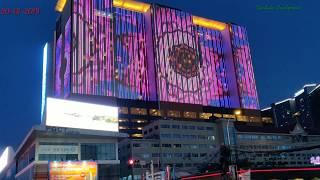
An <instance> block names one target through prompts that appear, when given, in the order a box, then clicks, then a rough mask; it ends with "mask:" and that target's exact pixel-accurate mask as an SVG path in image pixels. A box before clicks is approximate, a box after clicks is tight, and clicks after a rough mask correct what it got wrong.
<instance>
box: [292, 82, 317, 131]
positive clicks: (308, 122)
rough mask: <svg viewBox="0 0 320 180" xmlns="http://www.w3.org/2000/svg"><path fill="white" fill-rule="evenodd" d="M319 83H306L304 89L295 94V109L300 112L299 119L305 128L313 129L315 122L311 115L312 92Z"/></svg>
mask: <svg viewBox="0 0 320 180" xmlns="http://www.w3.org/2000/svg"><path fill="white" fill-rule="evenodd" d="M316 86H317V84H307V85H304V86H303V88H302V89H300V90H299V91H298V92H296V93H295V94H294V99H295V110H296V112H298V117H297V118H298V119H299V122H300V124H301V125H302V127H303V128H304V129H313V128H314V124H315V122H314V121H313V119H312V116H311V104H310V98H309V96H310V92H311V91H312V90H313V89H314V88H315V87H316Z"/></svg>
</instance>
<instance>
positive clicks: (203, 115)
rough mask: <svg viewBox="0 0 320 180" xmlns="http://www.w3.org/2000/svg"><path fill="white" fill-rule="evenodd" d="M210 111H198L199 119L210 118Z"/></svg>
mask: <svg viewBox="0 0 320 180" xmlns="http://www.w3.org/2000/svg"><path fill="white" fill-rule="evenodd" d="M211 116H212V113H199V117H200V119H210V117H211Z"/></svg>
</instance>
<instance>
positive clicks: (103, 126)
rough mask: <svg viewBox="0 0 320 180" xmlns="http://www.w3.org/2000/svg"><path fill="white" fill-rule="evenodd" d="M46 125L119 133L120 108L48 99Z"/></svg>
mask: <svg viewBox="0 0 320 180" xmlns="http://www.w3.org/2000/svg"><path fill="white" fill-rule="evenodd" d="M46 125H47V126H57V127H67V128H78V129H90V130H101V131H114V132H118V108H117V107H111V106H104V105H97V104H89V103H83V102H77V101H69V100H62V99H55V98H47V116H46Z"/></svg>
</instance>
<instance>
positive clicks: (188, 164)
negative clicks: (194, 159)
mask: <svg viewBox="0 0 320 180" xmlns="http://www.w3.org/2000/svg"><path fill="white" fill-rule="evenodd" d="M200 165H201V163H176V164H174V167H197V166H200ZM153 167H154V168H158V167H159V163H154V164H153ZM134 168H138V169H139V168H148V169H149V168H150V165H149V164H147V165H139V164H137V165H135V167H134ZM135 176H136V175H135ZM137 177H140V178H141V176H137ZM137 179H139V178H137Z"/></svg>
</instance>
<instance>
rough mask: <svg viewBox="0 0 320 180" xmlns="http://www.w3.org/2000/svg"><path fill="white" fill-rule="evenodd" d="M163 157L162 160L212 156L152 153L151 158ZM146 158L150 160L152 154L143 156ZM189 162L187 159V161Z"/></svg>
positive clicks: (204, 154) (205, 154)
mask: <svg viewBox="0 0 320 180" xmlns="http://www.w3.org/2000/svg"><path fill="white" fill-rule="evenodd" d="M160 155H161V157H162V158H191V157H194V158H197V157H207V156H211V155H208V154H207V153H161V154H160V153H151V157H153V158H156V157H160ZM142 156H143V157H144V158H146V157H147V158H149V157H150V154H143V155H142ZM186 160H187V159H186Z"/></svg>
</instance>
